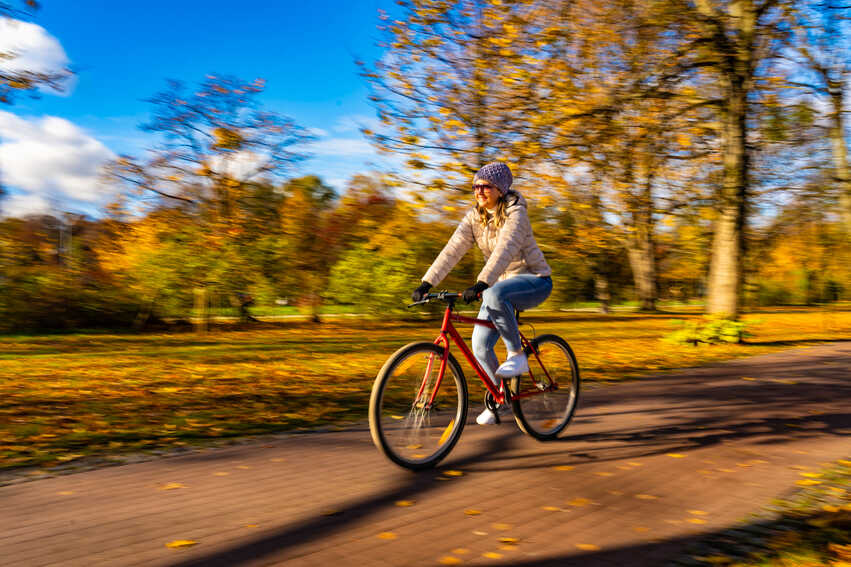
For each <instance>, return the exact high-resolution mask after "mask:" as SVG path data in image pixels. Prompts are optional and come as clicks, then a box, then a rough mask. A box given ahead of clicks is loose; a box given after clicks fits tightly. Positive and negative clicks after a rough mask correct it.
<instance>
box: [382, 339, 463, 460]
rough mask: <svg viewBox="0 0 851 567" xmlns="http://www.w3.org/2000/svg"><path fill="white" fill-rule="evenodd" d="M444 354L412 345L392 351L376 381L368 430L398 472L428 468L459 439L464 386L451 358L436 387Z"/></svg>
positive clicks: (430, 346)
mask: <svg viewBox="0 0 851 567" xmlns="http://www.w3.org/2000/svg"><path fill="white" fill-rule="evenodd" d="M443 353H444V349H443V347H440V346H437V345H435V344H432V343H424V342H423V343H411V344H409V345H406V346H404V347H402V348H401V349H399V350H398V351H396V352H395V353H394V354H393V356H391V357H390V358H389V359H388V360H387V362H385V363H384V366H383V367H382V368H381V371H380V372H379V373H378V376H377V377H376V378H375V383H374V384H373V386H372V395H371V396H370V399H369V429H370V432H371V433H372V440H373V442H374V443H375V445H376V447H378V448H379V450H381V452H382V453H384V454H385V455H386V456H387V458H389V459H390V460H391V461H393V462H394V463H396V464H397V465H399V466H402V467H405V468H408V469H412V470H421V469H427V468H431V467H433V466H435V465H436V464H437V463H439V462H440V461H441V460H442V459H443V458H444V457H446V455H448V454H449V451H451V450H452V447H454V446H455V443H456V442H457V441H458V438H459V437H461V431H462V430H463V429H464V422H465V421H466V419H467V383H466V382H465V381H464V374H463V373H462V371H461V367H460V366H459V364H458V361H457V360H455V357H453V356H452V355H451V354H450V355H449V356H448V358H447V360H446V370H445V372H444V376H443V378H442V380H441V381H440V384H437V379H438V376H439V374H440V366H441V361H442V358H443ZM435 389H436V390H437V391H436V393H435ZM432 396H434V397H433V398H432ZM430 401H431V403H429V402H430Z"/></svg>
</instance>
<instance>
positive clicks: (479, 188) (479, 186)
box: [473, 183, 496, 193]
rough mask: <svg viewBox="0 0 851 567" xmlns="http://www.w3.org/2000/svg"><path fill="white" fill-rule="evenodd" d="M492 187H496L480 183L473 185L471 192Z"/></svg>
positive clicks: (492, 188) (489, 189) (487, 189)
mask: <svg viewBox="0 0 851 567" xmlns="http://www.w3.org/2000/svg"><path fill="white" fill-rule="evenodd" d="M494 189H496V187H494V186H493V185H491V184H490V183H481V184H477V185H473V193H475V192H476V191H493V190H494Z"/></svg>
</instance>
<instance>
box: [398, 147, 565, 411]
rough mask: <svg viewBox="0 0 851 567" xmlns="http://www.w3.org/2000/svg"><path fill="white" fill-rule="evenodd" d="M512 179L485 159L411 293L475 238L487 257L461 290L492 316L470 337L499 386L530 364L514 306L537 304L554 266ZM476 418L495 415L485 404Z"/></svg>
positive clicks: (423, 288) (418, 293) (419, 293)
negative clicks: (501, 351)
mask: <svg viewBox="0 0 851 567" xmlns="http://www.w3.org/2000/svg"><path fill="white" fill-rule="evenodd" d="M512 181H513V177H512V175H511V170H510V169H509V168H508V166H507V165H505V164H504V163H501V162H493V163H489V164H487V165H485V166H484V167H482V168H481V169H480V170H479V171H478V173H476V175H475V177H473V193H474V195H475V204H474V206H473V208H471V209H470V210H469V211H468V212H467V214H466V215H464V218H463V219H461V223H460V224H459V225H458V228H457V229H455V233H454V234H453V235H452V237H451V238H450V239H449V242H447V244H446V246H444V247H443V250H441V251H440V254H439V255H438V256H437V259H436V260H435V261H434V263H433V264H432V265H431V267H430V268H429V269H428V271H427V272H426V274H425V275H424V276H423V278H422V283H421V284H420V286H419V287H418V288H417V289H416V290H414V293H413V294H412V295H411V297H412V298H413V300H414V301H420V300H421V299H422V298H423V297H425V295H426V294H427V293H428V292H429V290H430V289H431V288H432V287H434V286H435V285H437V284H439V283H440V282H441V281H442V280H443V278H445V277H446V275H447V274H448V273H449V271H450V270H452V268H453V267H455V265H456V264H457V263H458V261H459V260H461V258H462V257H463V256H464V254H465V253H466V252H467V251H468V250H469V249H470V248H471V247H472V246H473V242H475V243H476V244H478V246H479V248H480V249H481V251H482V254H483V255H484V257H485V266H484V268H482V271H481V272H479V275H478V278H476V279H477V281H476V283H475V284H474V285H472V286H470V287H469V288H467V289H466V290H465V291H464V294H463V298H464V301H465V302H467V303H471V302H472V301H474V300H476V299H477V298H478V297H479V296H480V295H481V298H482V307H481V309H480V310H479V315H478V316H479V318H480V319H488V320H490V321H492V322H493V324H494V326H495V327H496V330H494V329H490V328H488V327H484V326H481V325H476V326H475V327H474V329H473V341H472V342H473V353H474V354H475V355H476V359H478V361H479V363H480V364H481V365H482V368H484V370H485V371H486V372H487V373H488V376H489V377H490V379H491V380H492V381H493V383H494V384H495V385H496V386H497V387H498V386H499V379H500V378H510V377H512V376H518V375H520V374H523V373H525V372H528V370H529V364H528V361H527V360H526V354H525V353H524V352H523V348H522V346H521V344H520V331H519V329H518V328H517V319H516V318H515V317H514V310H515V309H518V310H523V309H530V308H532V307H535V306H537V305H540V304H541V303H543V301H544V300H545V299H547V297H549V295H550V292H551V291H552V288H553V282H552V278H550V274H551V273H552V271H551V270H550V267H549V265H548V264H547V261H546V260H545V259H544V254H543V253H542V252H541V249H540V248H538V244H537V243H536V242H535V237H534V236H533V235H532V225H531V224H530V223H529V216H528V214H527V212H526V199H524V198H523V196H522V195H520V193H518V192H516V191H514V190H512V189H511V183H512ZM499 337H502V340H503V342H504V343H505V346H506V349H507V350H508V356H507V358H506V360H505V362H503V363H502V364H501V365H500V364H499V361H498V360H497V358H496V353H494V350H493V349H494V346H495V345H496V342H497V339H498V338H499ZM476 423H479V424H480V425H487V424H492V423H496V415H495V414H494V413H493V412H492V411H490V410H489V409H487V408H485V410H484V411H483V412H482V413H481V414H480V415H479V416H478V417H477V418H476Z"/></svg>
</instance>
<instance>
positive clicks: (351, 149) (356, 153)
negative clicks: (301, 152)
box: [306, 138, 378, 158]
mask: <svg viewBox="0 0 851 567" xmlns="http://www.w3.org/2000/svg"><path fill="white" fill-rule="evenodd" d="M306 149H307V151H308V152H309V153H311V154H313V155H316V156H333V157H341V158H342V157H363V156H375V155H377V154H378V150H376V149H375V148H374V147H373V146H372V144H370V143H369V142H367V141H366V140H364V139H362V138H361V139H359V138H325V139H321V140H317V141H315V142H311V143H310V144H309V145H308V146H307V148H306Z"/></svg>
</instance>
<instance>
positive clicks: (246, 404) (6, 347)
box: [0, 311, 851, 468]
mask: <svg viewBox="0 0 851 567" xmlns="http://www.w3.org/2000/svg"><path fill="white" fill-rule="evenodd" d="M686 316H688V317H691V316H692V315H671V314H659V315H639V314H629V313H618V314H614V315H609V316H603V315H596V314H590V313H589V314H577V313H552V314H530V315H528V316H525V315H524V320H525V321H529V322H531V323H532V324H533V325H534V327H535V331H536V332H537V333H538V334H541V333H545V332H554V333H558V334H560V335H562V336H563V337H565V338H566V339H567V340H568V341H569V342H570V344H571V345H572V346H573V348H574V350H575V352H576V355H577V357H578V359H579V361H580V366H581V370H582V376H583V379H584V380H588V381H596V380H606V381H609V380H621V379H625V378H631V377H636V376H639V375H642V374H649V373H654V372H659V371H663V370H666V369H673V368H683V367H688V366H697V365H702V364H706V363H710V362H713V361H718V360H725V359H730V358H735V357H741V356H750V355H755V354H761V353H766V352H771V351H776V350H778V349H782V348H788V347H790V346H796V345H805V344H808V343H816V342H818V341H824V340H835V339H851V312H847V311H841V312H839V311H833V312H830V311H810V312H802V311H777V312H764V313H759V314H756V315H751V316H748V317H746V319H758V320H759V321H760V322H759V323H758V324H755V325H753V326H752V327H751V329H750V330H751V332H753V335H754V336H753V337H752V338H750V339H749V344H745V345H719V346H699V347H692V346H674V345H669V344H665V343H663V342H661V341H660V340H659V339H660V337H662V336H663V335H665V334H668V333H670V332H671V331H672V330H674V329H675V328H676V327H675V326H674V325H672V322H671V320H672V319H675V318H678V317H679V318H682V317H686ZM438 326H439V321H428V322H416V321H405V322H388V323H378V322H367V321H363V320H342V319H337V320H329V321H327V322H325V323H322V324H319V325H316V324H309V323H292V324H287V325H280V326H271V325H270V326H265V327H262V328H259V329H256V330H227V331H224V330H218V331H213V332H210V333H208V334H206V335H196V334H191V333H174V334H169V333H160V334H98V333H92V334H64V335H34V336H18V337H9V336H7V337H0V468H9V467H20V466H31V465H49V464H56V463H61V462H65V461H71V460H74V459H76V458H79V457H80V456H86V455H104V454H118V453H130V452H136V451H140V450H141V451H144V450H150V449H155V448H172V447H176V446H181V445H186V444H195V443H201V442H205V441H208V440H211V439H222V438H229V437H238V436H245V435H257V434H262V433H268V432H276V431H288V430H296V429H309V428H315V427H319V426H329V425H331V426H333V425H340V424H346V423H352V422H361V421H362V420H364V419H365V418H366V408H367V404H368V399H369V392H370V388H371V386H372V381H373V379H374V378H375V374H376V373H377V371H378V369H379V368H380V367H381V365H382V363H383V362H384V360H385V359H386V358H387V357H388V356H389V355H390V354H391V353H393V352H394V351H395V350H396V349H397V348H398V347H399V346H401V345H403V344H405V343H407V342H411V341H416V340H432V339H433V338H434V336H435V333H436V329H437V328H438ZM526 331H531V330H530V329H529V327H528V326H526V327H524V332H526ZM465 334H466V336H469V329H467V331H466V333H465ZM456 354H457V356H458V358H459V360H460V361H461V362H462V367H463V368H464V371H465V374H466V376H467V378H468V381H469V382H470V383H471V385H474V381H475V382H477V381H478V380H477V378H476V377H475V375H474V374H473V373H472V370H471V369H469V367H468V366H467V364H466V362H464V361H463V357H462V356H461V355H460V353H456ZM481 391H482V390H481V388H480V387H473V388H471V398H472V401H473V403H478V402H479V399H480V398H479V397H478V396H479V395H480V393H481Z"/></svg>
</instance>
